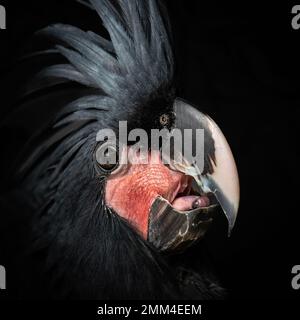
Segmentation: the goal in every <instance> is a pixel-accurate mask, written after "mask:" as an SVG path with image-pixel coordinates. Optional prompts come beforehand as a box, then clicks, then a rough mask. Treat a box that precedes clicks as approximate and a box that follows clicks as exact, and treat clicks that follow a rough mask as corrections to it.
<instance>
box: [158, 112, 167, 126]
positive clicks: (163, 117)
mask: <svg viewBox="0 0 300 320" xmlns="http://www.w3.org/2000/svg"><path fill="white" fill-rule="evenodd" d="M159 122H160V124H161V125H162V126H167V125H168V124H169V123H170V116H169V115H168V114H166V113H164V114H162V115H161V116H160V117H159Z"/></svg>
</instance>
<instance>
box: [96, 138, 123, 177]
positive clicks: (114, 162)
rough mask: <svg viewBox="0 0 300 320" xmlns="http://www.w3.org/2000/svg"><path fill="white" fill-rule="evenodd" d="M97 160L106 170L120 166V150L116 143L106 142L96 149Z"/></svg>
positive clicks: (110, 170) (103, 169)
mask: <svg viewBox="0 0 300 320" xmlns="http://www.w3.org/2000/svg"><path fill="white" fill-rule="evenodd" d="M95 157H96V161H97V163H98V166H99V167H100V169H101V170H102V171H104V172H112V171H114V170H115V169H116V168H117V167H118V166H119V157H118V150H117V148H116V147H115V146H114V145H111V144H107V143H104V144H102V145H100V146H99V147H98V149H97V150H96V155H95Z"/></svg>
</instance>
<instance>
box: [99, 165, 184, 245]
mask: <svg viewBox="0 0 300 320" xmlns="http://www.w3.org/2000/svg"><path fill="white" fill-rule="evenodd" d="M128 166H129V167H128V170H127V171H126V173H125V174H119V175H118V174H116V175H111V176H110V177H109V178H108V179H107V183H106V192H105V200H106V205H107V206H108V207H110V208H112V209H114V211H116V213H118V214H119V215H120V216H121V217H123V218H125V219H126V220H128V221H129V222H130V223H131V224H132V225H133V226H134V227H135V228H136V229H137V230H138V231H139V232H140V234H141V235H142V236H143V238H144V239H146V238H147V233H148V218H149V212H150V208H151V205H152V203H153V201H154V200H155V198H156V197H158V196H163V197H164V198H166V199H170V198H174V197H175V195H176V194H177V192H178V191H179V189H180V187H181V185H182V180H183V179H184V177H185V176H184V175H183V174H182V173H179V172H175V171H172V170H170V169H169V168H167V167H166V166H165V165H164V164H162V163H157V162H156V163H155V164H151V161H150V163H149V164H128Z"/></svg>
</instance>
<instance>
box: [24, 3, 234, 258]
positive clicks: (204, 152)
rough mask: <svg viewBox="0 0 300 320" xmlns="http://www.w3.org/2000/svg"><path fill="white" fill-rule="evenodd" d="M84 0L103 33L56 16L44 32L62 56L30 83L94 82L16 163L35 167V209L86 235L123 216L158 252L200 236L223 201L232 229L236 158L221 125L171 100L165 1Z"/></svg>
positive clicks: (173, 93) (181, 246)
mask: <svg viewBox="0 0 300 320" xmlns="http://www.w3.org/2000/svg"><path fill="white" fill-rule="evenodd" d="M87 4H88V6H90V7H91V8H92V9H94V10H95V11H96V13H97V14H98V15H99V16H100V17H101V20H102V22H103V25H104V27H105V28H106V30H107V31H108V34H109V37H110V39H106V38H103V37H102V36H100V35H98V34H95V33H94V32H92V31H82V30H81V29H78V28H76V27H73V26H70V25H62V24H55V25H51V26H49V27H46V28H45V29H43V30H41V31H40V32H39V34H42V35H46V36H49V37H51V38H53V39H55V41H57V45H56V49H55V50H56V52H57V53H59V54H61V55H62V56H63V57H64V58H65V59H66V63H64V64H57V65H51V66H49V67H47V68H46V69H44V70H43V71H41V72H40V73H39V74H38V75H37V79H44V80H43V81H44V82H43V83H46V85H47V86H50V85H53V84H57V83H61V82H66V81H71V82H77V83H79V84H81V85H83V86H85V87H88V88H90V89H92V91H91V92H92V93H90V94H86V95H84V96H82V97H80V98H79V99H77V100H75V101H72V102H71V103H70V104H68V105H67V106H65V107H63V108H62V110H60V112H59V113H58V114H57V115H56V116H55V118H54V119H53V121H52V122H51V126H50V129H49V130H48V131H47V135H46V137H47V138H46V139H44V141H43V143H42V144H41V145H40V146H39V147H38V148H37V149H36V150H35V152H33V153H32V154H31V156H30V157H29V158H28V160H27V161H26V162H24V164H23V165H22V166H21V171H23V172H30V174H29V175H28V176H30V179H28V181H30V183H27V185H28V186H29V187H28V188H29V189H30V191H31V192H32V193H33V194H34V195H35V198H36V199H39V200H38V202H39V203H40V206H41V207H42V209H41V211H43V212H45V211H46V212H47V216H48V217H49V216H51V217H53V218H54V219H58V221H60V222H61V221H63V223H62V224H61V225H60V226H59V230H60V231H61V234H63V235H65V234H64V231H63V230H64V227H66V226H68V227H70V226H71V227H73V228H75V229H76V228H77V225H80V224H81V228H82V227H83V226H85V227H86V229H85V230H86V232H87V233H88V232H89V231H88V230H89V229H88V228H89V226H90V225H91V224H92V223H93V222H92V221H94V223H95V221H96V220H97V224H98V220H99V221H101V222H99V223H101V224H102V228H103V226H104V225H105V224H106V223H107V220H105V219H111V218H112V217H115V216H118V218H120V219H121V221H124V223H125V224H126V225H128V226H130V228H131V229H132V230H134V231H135V232H136V233H137V234H138V235H139V236H140V237H141V239H143V240H144V241H147V242H148V243H150V244H151V245H152V246H153V247H154V248H156V249H157V250H158V251H163V252H165V251H167V252H177V251H181V250H183V249H185V248H186V247H187V246H189V245H190V244H192V243H194V242H195V241H198V240H199V239H201V238H202V237H203V236H204V234H205V232H206V231H207V229H208V227H209V225H210V224H211V222H212V220H213V216H214V212H215V211H216V208H217V207H218V206H220V207H221V208H222V210H223V211H224V213H225V215H226V217H227V220H228V224H229V232H230V231H231V229H232V228H233V226H234V223H235V220H236V216H237V211H238V204H239V181H238V174H237V169H236V166H235V162H234V158H233V155H232V152H231V150H230V147H229V145H228V143H227V141H226V139H225V137H224V135H223V134H222V132H221V130H220V128H219V127H218V126H217V124H216V123H215V122H214V121H213V120H212V119H211V118H210V117H209V116H208V115H206V114H204V113H202V112H201V111H200V110H201V107H196V106H192V105H191V104H190V103H188V102H186V101H184V100H183V99H180V98H178V97H177V96H176V90H175V88H174V81H173V79H174V59H173V54H172V49H171V39H170V31H169V23H168V19H167V17H166V16H165V15H163V14H162V11H163V9H162V6H161V5H160V4H158V3H157V2H156V1H155V0H149V1H137V0H132V1H126V0H119V1H116V2H112V1H109V0H90V1H89V2H88V3H87ZM45 79H46V81H45ZM35 83H37V82H35ZM157 134H158V135H159V137H158V138H159V139H156V140H155V138H157ZM177 138H178V139H177ZM195 154H196V156H195ZM33 181H34V182H33ZM87 208H89V210H88V209H87ZM58 211H60V212H62V213H61V215H64V218H63V219H62V218H58V216H59V215H57V212H58ZM88 211H90V212H91V211H92V212H93V219H94V220H93V219H92V218H91V216H90V217H89V219H88V215H89V213H88ZM75 217H76V218H75ZM95 219H96V220H95ZM75 220H76V221H77V222H76V224H75V223H74V221H75ZM47 221H48V220H47ZM78 221H79V222H78ZM110 221H112V220H110ZM45 223H46V224H47V222H45ZM111 223H112V224H113V222H111ZM49 228H53V226H50V225H49ZM78 228H79V227H78ZM54 234H57V230H56V232H53V237H55V236H54ZM70 241H71V239H70ZM81 241H84V239H81Z"/></svg>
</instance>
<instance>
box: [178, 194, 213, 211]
mask: <svg viewBox="0 0 300 320" xmlns="http://www.w3.org/2000/svg"><path fill="white" fill-rule="evenodd" d="M208 206H209V199H208V197H207V196H184V197H178V198H176V199H175V200H174V201H173V202H172V207H173V208H174V209H176V210H179V211H188V210H192V209H195V208H202V207H208Z"/></svg>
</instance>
